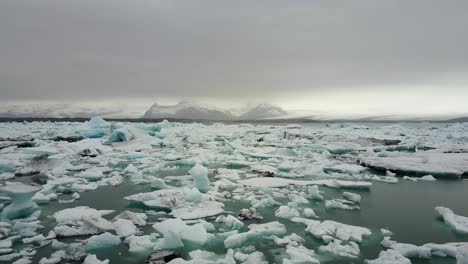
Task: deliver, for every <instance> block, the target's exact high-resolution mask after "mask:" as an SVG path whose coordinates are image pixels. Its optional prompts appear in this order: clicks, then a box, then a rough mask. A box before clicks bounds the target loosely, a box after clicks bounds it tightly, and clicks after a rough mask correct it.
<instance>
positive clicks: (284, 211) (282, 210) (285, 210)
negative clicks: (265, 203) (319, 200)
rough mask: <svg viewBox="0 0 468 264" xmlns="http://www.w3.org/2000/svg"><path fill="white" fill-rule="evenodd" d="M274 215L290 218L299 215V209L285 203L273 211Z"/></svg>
mask: <svg viewBox="0 0 468 264" xmlns="http://www.w3.org/2000/svg"><path fill="white" fill-rule="evenodd" d="M275 216H276V217H278V218H284V219H292V218H294V217H298V216H299V211H298V210H297V209H295V208H291V207H289V206H286V205H282V206H280V207H279V208H278V210H276V211H275Z"/></svg>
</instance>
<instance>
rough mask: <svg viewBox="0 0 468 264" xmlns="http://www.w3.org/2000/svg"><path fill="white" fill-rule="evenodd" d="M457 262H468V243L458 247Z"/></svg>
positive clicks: (465, 263) (462, 263) (464, 263)
mask: <svg viewBox="0 0 468 264" xmlns="http://www.w3.org/2000/svg"><path fill="white" fill-rule="evenodd" d="M457 264H468V244H465V245H463V246H461V247H458V248H457Z"/></svg>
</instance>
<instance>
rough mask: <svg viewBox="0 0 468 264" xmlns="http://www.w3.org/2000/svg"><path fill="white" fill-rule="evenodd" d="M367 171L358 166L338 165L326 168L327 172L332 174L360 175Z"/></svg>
mask: <svg viewBox="0 0 468 264" xmlns="http://www.w3.org/2000/svg"><path fill="white" fill-rule="evenodd" d="M364 170H366V168H365V167H363V166H361V165H357V164H346V163H343V164H338V165H334V166H331V167H327V168H325V171H332V172H341V173H349V174H358V173H361V172H363V171H364Z"/></svg>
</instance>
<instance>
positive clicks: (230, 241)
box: [224, 222, 286, 248]
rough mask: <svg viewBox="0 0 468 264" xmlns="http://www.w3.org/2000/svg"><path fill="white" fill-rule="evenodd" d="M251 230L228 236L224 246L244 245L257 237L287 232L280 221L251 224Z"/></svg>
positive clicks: (279, 234)
mask: <svg viewBox="0 0 468 264" xmlns="http://www.w3.org/2000/svg"><path fill="white" fill-rule="evenodd" d="M248 227H249V229H250V230H249V231H248V232H245V233H240V234H234V235H231V236H229V237H228V238H226V240H225V241H224V246H225V247H226V248H236V247H240V246H242V244H244V243H245V242H247V241H248V240H249V239H255V238H260V237H267V236H272V235H275V236H281V235H284V234H286V227H285V226H284V225H283V224H281V223H279V222H270V223H265V224H258V225H257V224H251V225H249V226H248Z"/></svg>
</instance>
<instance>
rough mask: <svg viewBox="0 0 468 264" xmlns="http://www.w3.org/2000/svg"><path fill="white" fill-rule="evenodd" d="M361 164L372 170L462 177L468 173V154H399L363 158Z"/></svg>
mask: <svg viewBox="0 0 468 264" xmlns="http://www.w3.org/2000/svg"><path fill="white" fill-rule="evenodd" d="M360 161H361V163H362V164H365V165H366V166H369V167H371V168H376V169H383V170H392V171H400V172H403V173H404V172H413V173H418V174H431V175H441V176H442V175H446V176H452V177H453V176H461V175H462V174H464V173H468V153H440V152H435V151H432V152H431V151H426V152H417V153H397V154H393V155H389V156H386V157H379V156H369V157H362V158H361V160H360Z"/></svg>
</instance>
